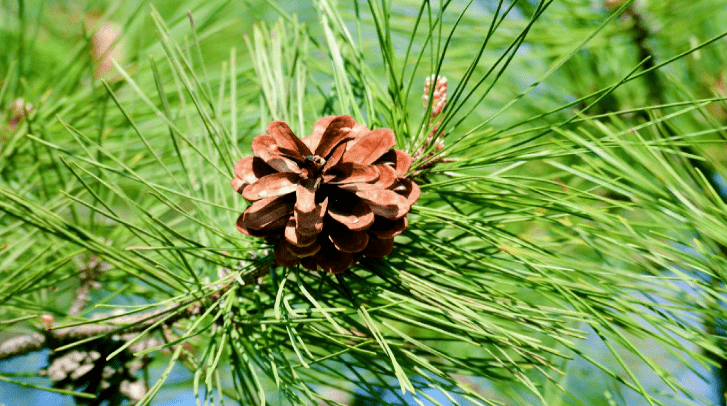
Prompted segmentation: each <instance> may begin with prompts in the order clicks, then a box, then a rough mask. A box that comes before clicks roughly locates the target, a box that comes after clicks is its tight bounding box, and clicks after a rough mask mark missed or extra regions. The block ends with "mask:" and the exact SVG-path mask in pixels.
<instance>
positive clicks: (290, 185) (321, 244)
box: [232, 116, 420, 273]
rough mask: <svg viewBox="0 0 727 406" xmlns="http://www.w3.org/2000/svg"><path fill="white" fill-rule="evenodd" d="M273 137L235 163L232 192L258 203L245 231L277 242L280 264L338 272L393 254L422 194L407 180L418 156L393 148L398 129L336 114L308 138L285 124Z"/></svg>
mask: <svg viewBox="0 0 727 406" xmlns="http://www.w3.org/2000/svg"><path fill="white" fill-rule="evenodd" d="M267 133H268V134H263V135H259V136H257V137H255V139H253V141H252V151H253V153H254V154H255V155H256V156H254V157H252V156H249V157H245V158H243V159H241V160H239V161H238V162H237V164H235V168H234V169H235V178H234V179H232V187H233V189H235V191H237V192H238V193H240V194H242V196H243V197H244V198H245V199H247V200H248V201H250V202H252V205H250V206H249V207H248V208H247V209H246V210H245V212H244V213H242V215H240V217H239V218H238V219H237V229H238V230H240V232H242V233H243V234H246V235H250V236H253V237H262V238H265V240H266V241H268V242H269V243H272V244H275V260H276V262H277V264H278V265H281V266H294V265H298V264H302V265H303V266H304V267H306V268H307V269H310V270H316V269H318V268H321V269H323V270H324V271H326V272H331V273H341V272H343V271H345V270H347V269H348V268H350V267H351V266H352V265H353V264H354V263H356V261H358V260H359V259H360V258H361V257H362V256H364V255H366V256H369V257H376V258H380V257H383V256H385V255H388V254H389V253H390V252H391V250H392V248H393V246H394V237H395V236H397V235H399V234H401V233H402V232H403V231H404V230H405V229H406V227H407V225H408V221H407V219H406V214H407V213H408V212H409V208H410V207H411V206H412V204H414V202H416V201H417V199H419V195H420V191H419V187H418V186H417V185H416V183H414V182H412V181H411V180H409V179H407V178H405V177H404V175H406V173H407V172H408V171H409V168H410V167H411V163H412V159H411V157H410V156H409V155H408V154H407V153H406V152H403V151H400V150H395V149H394V150H392V149H390V148H391V147H393V146H394V144H395V143H396V140H395V137H394V132H393V131H391V130H390V129H388V128H379V129H376V130H369V129H368V128H367V127H366V126H364V125H362V124H356V122H355V121H354V120H353V118H352V117H351V116H328V117H324V118H321V119H320V120H318V121H316V122H315V124H314V125H313V133H312V134H311V135H310V136H308V137H304V138H303V139H298V137H296V136H295V134H293V132H292V131H291V129H290V127H288V125H287V124H286V123H285V122H283V121H273V122H272V123H270V125H268V128H267Z"/></svg>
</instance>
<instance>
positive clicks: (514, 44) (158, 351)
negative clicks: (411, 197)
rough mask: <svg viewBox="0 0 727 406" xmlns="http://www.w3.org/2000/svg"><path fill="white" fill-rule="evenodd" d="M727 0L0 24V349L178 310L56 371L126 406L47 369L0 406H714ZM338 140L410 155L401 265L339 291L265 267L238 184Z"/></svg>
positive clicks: (150, 13)
mask: <svg viewBox="0 0 727 406" xmlns="http://www.w3.org/2000/svg"><path fill="white" fill-rule="evenodd" d="M723 3H724V2H723V0H698V1H694V0H690V1H687V0H662V1H653V0H642V1H620V0H550V1H545V0H543V1H536V0H519V1H496V0H479V1H469V2H466V1H435V2H428V1H424V2H420V1H414V0H407V1H397V2H392V1H380V2H379V1H371V2H367V1H338V2H335V1H328V0H317V1H312V2H307V1H306V2H303V1H300V2H277V1H252V0H251V1H244V2H241V1H223V0H219V1H217V0H216V1H209V0H206V1H197V0H184V1H161V0H160V1H141V2H134V3H133V5H130V4H131V3H129V2H122V1H74V0H66V1H41V0H33V1H31V0H19V1H15V0H13V1H11V0H2V1H0V44H2V50H1V51H0V339H2V340H8V339H10V338H12V337H15V336H18V335H21V334H29V333H32V332H34V331H42V330H43V329H44V328H46V327H48V325H47V323H50V325H51V327H52V328H53V329H60V328H61V327H64V326H76V327H78V326H87V325H94V324H100V323H102V322H103V321H102V320H99V319H94V316H95V315H96V317H108V316H109V315H110V314H129V315H134V314H139V313H143V312H146V311H151V310H153V309H159V308H167V307H166V306H171V307H169V308H168V309H171V310H170V311H169V313H168V314H169V316H170V318H171V319H170V320H167V321H166V322H165V323H161V322H160V323H155V324H154V325H151V326H148V328H142V329H139V330H137V331H136V332H135V334H134V335H132V336H131V337H129V336H127V335H123V334H122V332H123V331H122V330H119V331H115V332H114V334H106V335H104V336H103V337H101V338H98V339H95V340H90V341H87V342H86V341H84V342H81V343H80V344H76V345H73V346H71V345H64V346H60V348H59V347H58V346H55V347H53V346H49V347H50V348H51V349H55V350H57V352H56V353H55V354H64V351H70V350H71V349H77V350H79V351H86V353H90V351H91V348H93V349H94V351H96V350H97V351H99V352H101V353H102V354H103V356H102V358H103V359H106V357H108V358H109V362H108V363H106V364H103V365H101V364H102V362H101V361H94V362H96V364H94V365H101V368H103V367H104V366H107V365H112V366H113V368H115V370H123V371H126V372H125V373H131V375H132V376H130V377H126V378H124V379H126V380H125V382H132V381H138V382H142V383H143V386H142V387H143V389H142V390H141V392H140V393H138V392H137V393H136V394H134V393H130V392H129V391H128V390H126V391H124V390H121V391H120V392H119V393H116V394H115V395H114V396H112V395H110V394H109V393H110V392H103V391H102V390H101V386H98V385H97V384H98V382H96V383H94V382H93V380H92V379H91V380H89V379H87V378H88V377H89V375H86V378H84V377H83V375H82V376H81V377H80V378H78V379H75V380H73V381H72V382H70V381H69V380H68V379H66V380H64V381H58V382H55V381H54V380H52V379H50V378H49V377H48V376H41V375H49V373H48V372H47V371H48V369H49V368H48V366H49V365H52V363H53V359H54V356H55V355H54V353H52V352H49V351H48V349H47V348H46V349H45V350H43V351H39V352H34V353H32V354H28V355H23V356H17V357H12V358H10V359H6V360H2V361H0V403H4V404H8V405H12V404H19V403H25V404H69V405H71V404H76V403H79V404H85V403H83V402H88V403H87V404H94V402H95V404H102V401H103V402H107V403H105V404H125V403H128V402H132V403H134V402H138V403H139V404H155V405H164V404H169V405H171V404H175V405H177V404H190V405H191V404H223V403H225V404H235V403H240V404H263V403H265V402H267V404H316V403H317V404H344V405H369V404H371V405H373V404H376V405H384V404H393V405H400V404H407V405H408V404H426V405H429V404H444V405H447V404H490V405H495V404H497V405H500V404H501V405H530V404H547V405H579V404H582V405H677V404H687V405H711V404H722V405H724V404H725V399H724V392H725V382H727V363H725V358H724V357H725V354H724V351H725V343H724V337H725V328H724V322H725V311H724V303H723V298H724V295H725V287H724V282H725V269H727V222H726V221H725V220H727V206H726V205H725V201H724V199H725V196H726V195H727V182H725V176H727V170H726V169H727V167H726V166H725V165H726V164H727V155H725V142H724V140H725V138H724V137H725V129H727V127H726V125H727V123H726V120H727V110H726V109H727V104H725V98H726V97H727V89H726V88H725V80H726V79H727V70H726V69H727V68H726V67H727V63H726V62H727V61H726V60H727V57H725V55H727V52H725V51H726V50H727V41H726V40H725V35H727V23H726V21H727V8H726V7H724V4H723ZM109 57H113V58H114V61H115V62H111V58H109ZM432 75H435V77H436V75H441V76H445V77H446V78H447V79H448V89H449V90H448V93H447V105H446V108H445V109H444V111H443V112H442V114H441V115H439V116H437V117H433V116H432V114H431V106H429V107H428V106H427V105H426V104H425V103H423V101H422V96H423V91H424V80H425V79H426V78H427V77H431V76H432ZM328 114H350V115H352V116H353V117H354V118H356V120H357V121H358V122H364V123H365V124H366V125H367V126H369V127H370V128H378V127H389V128H392V129H394V130H395V132H396V134H397V141H398V143H397V145H398V146H397V148H402V149H406V150H407V151H409V152H410V153H412V154H414V153H416V152H417V151H420V150H421V151H422V155H421V158H420V159H419V160H418V161H417V162H416V163H415V167H414V170H415V171H421V172H419V175H418V178H417V179H418V182H419V183H420V185H421V188H422V192H423V194H422V197H421V199H420V200H419V202H418V203H417V204H416V205H415V206H414V207H413V208H412V213H411V214H410V217H409V220H410V226H409V228H408V229H407V231H406V232H405V233H404V234H403V235H402V236H400V237H397V240H396V241H397V245H396V246H395V249H394V252H393V253H392V254H391V255H390V256H388V257H386V258H385V259H382V260H365V261H362V262H361V263H360V264H359V265H357V266H356V267H354V268H353V269H352V270H351V271H349V272H347V273H345V274H343V275H342V276H341V277H338V278H337V277H333V276H331V275H324V274H316V273H310V272H307V271H305V270H301V269H282V268H276V267H271V266H270V264H271V261H272V257H271V254H270V250H269V247H268V246H267V245H266V244H265V243H264V242H262V241H258V240H257V239H251V238H247V237H244V236H243V235H241V234H240V233H238V232H237V231H236V230H235V227H234V224H235V220H236V218H237V216H238V215H239V213H241V212H242V211H243V210H244V208H245V203H244V200H243V199H242V198H241V197H240V196H238V195H236V194H235V193H234V192H233V191H232V190H231V188H230V187H229V180H230V178H231V177H232V166H233V164H234V163H235V162H236V161H237V160H238V159H240V158H242V157H244V156H246V155H249V154H250V153H251V152H250V147H249V145H250V142H251V140H252V138H253V137H254V136H255V135H257V134H261V133H263V132H264V129H265V127H266V126H267V123H268V122H269V121H271V120H275V119H282V120H285V121H287V122H288V123H289V124H290V126H291V128H292V129H293V130H294V132H296V134H298V135H299V136H303V135H307V134H308V133H309V131H310V130H311V127H312V124H313V122H314V121H315V120H316V119H318V118H320V117H322V116H324V115H328ZM430 134H431V135H433V138H434V139H435V140H436V139H438V137H439V136H440V135H442V137H443V138H442V139H443V148H441V149H440V148H437V145H436V143H435V142H429V141H428V136H429V135H430ZM444 157H446V158H447V159H444V160H440V158H444ZM90 269H94V270H99V272H98V273H97V274H94V275H96V276H94V277H93V279H94V281H93V282H94V283H93V284H91V285H92V288H91V289H90V293H89V295H90V300H89V301H88V304H87V305H85V306H82V307H83V308H82V309H81V311H80V312H72V311H70V309H72V307H73V304H74V303H76V302H77V300H78V296H79V295H78V291H79V288H80V287H83V286H84V284H86V283H87V282H88V275H90V273H89V270H90ZM268 271H269V274H268V273H267V272H268ZM258 277H259V278H258ZM89 286H90V285H89ZM223 286H224V289H223V290H220V289H221V288H222V287H223ZM192 306H197V307H196V309H197V313H194V312H192V311H190V310H189V309H190V308H191V307H192ZM190 313H191V314H190ZM49 316H50V318H49ZM49 320H50V321H49ZM44 323H46V324H45V325H44ZM119 327H124V326H119ZM137 334H139V337H138V338H133V337H134V336H136V335H137ZM140 342H147V343H149V347H151V348H150V349H144V348H141V349H139V348H135V349H133V350H128V349H127V350H125V347H123V346H124V345H125V343H126V344H130V345H131V344H134V343H140ZM116 350H118V351H116ZM84 362H85V361H84ZM89 362H90V361H89ZM133 362H141V366H137V367H133V366H132V363H133ZM44 370H45V371H46V372H43V371H44ZM99 371H100V370H99ZM67 372H68V375H69V376H70V375H72V371H67ZM54 382H55V384H54ZM117 384H119V385H121V384H120V383H119V382H117ZM94 385H97V386H94ZM119 387H120V386H119ZM68 391H76V396H71V395H69V392H68ZM82 391H85V392H88V393H90V394H91V395H90V396H91V397H92V396H98V399H100V400H89V399H87V398H84V397H80V396H77V394H78V393H79V392H82ZM198 402H199V403H198Z"/></svg>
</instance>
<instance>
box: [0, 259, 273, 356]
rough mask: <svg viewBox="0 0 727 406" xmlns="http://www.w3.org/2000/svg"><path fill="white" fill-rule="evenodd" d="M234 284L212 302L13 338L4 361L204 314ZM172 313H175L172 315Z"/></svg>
mask: <svg viewBox="0 0 727 406" xmlns="http://www.w3.org/2000/svg"><path fill="white" fill-rule="evenodd" d="M269 269H270V268H269V267H267V266H266V267H262V268H260V269H259V270H258V271H257V272H255V273H254V274H253V275H251V276H249V277H248V278H247V279H246V280H245V285H248V284H251V283H253V282H255V281H256V280H258V278H261V277H263V276H265V275H266V274H267V273H268V272H269ZM234 283H235V282H234V281H233V282H228V283H226V284H225V285H223V286H222V287H219V288H218V289H217V290H216V291H215V292H213V293H212V294H211V295H210V296H209V301H208V302H207V303H205V304H203V303H202V302H201V301H199V300H198V299H195V300H192V301H188V302H185V303H180V304H177V305H173V306H168V307H165V308H163V309H159V310H154V311H150V312H146V313H141V314H137V315H131V316H122V315H119V316H118V317H114V315H109V314H102V315H97V316H95V318H97V319H107V320H104V322H102V323H93V324H83V325H77V326H72V327H63V328H59V329H53V328H52V326H51V327H50V328H47V329H46V330H44V331H40V332H36V333H31V334H24V335H21V336H16V337H12V338H9V339H7V340H5V341H3V342H2V343H0V360H4V359H8V358H12V357H16V356H19V355H24V354H28V353H31V352H34V351H40V350H42V349H43V348H57V347H60V346H63V345H67V344H71V343H74V342H76V341H79V340H83V339H89V338H98V337H101V336H105V335H108V334H112V333H116V334H130V333H137V332H140V331H144V330H146V329H147V328H149V327H151V326H153V325H154V324H156V323H158V322H159V321H160V320H162V319H165V318H166V320H165V322H164V325H171V324H174V323H175V322H177V321H180V320H185V319H189V318H191V317H194V316H198V315H200V314H202V313H204V312H205V310H206V309H207V308H208V307H209V306H212V305H214V304H215V303H216V302H217V301H218V300H219V299H220V298H221V297H222V295H223V294H224V293H225V292H226V291H227V290H229V289H230V288H231V287H232V286H233V284H234ZM85 285H87V283H86V282H84V284H82V285H81V287H80V288H79V289H78V290H77V292H76V293H77V296H76V299H75V300H74V302H73V304H72V305H71V308H70V309H69V312H68V314H69V316H70V315H73V314H71V311H76V310H77V308H78V306H79V303H81V302H83V303H84V304H85V302H86V301H87V300H88V286H85ZM170 314H171V316H168V315H170ZM109 321H112V322H113V323H110V322H109Z"/></svg>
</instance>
